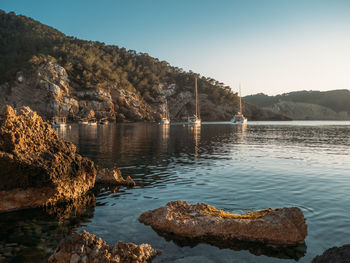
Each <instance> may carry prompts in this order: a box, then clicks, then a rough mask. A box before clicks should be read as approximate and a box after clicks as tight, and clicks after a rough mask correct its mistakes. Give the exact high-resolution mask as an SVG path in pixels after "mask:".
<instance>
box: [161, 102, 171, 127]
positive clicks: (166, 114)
mask: <svg viewBox="0 0 350 263" xmlns="http://www.w3.org/2000/svg"><path fill="white" fill-rule="evenodd" d="M160 123H161V124H164V125H168V124H170V117H169V109H168V101H167V100H166V101H165V110H164V115H163V117H162V119H161V120H160Z"/></svg>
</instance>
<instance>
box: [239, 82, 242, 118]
mask: <svg viewBox="0 0 350 263" xmlns="http://www.w3.org/2000/svg"><path fill="white" fill-rule="evenodd" d="M239 112H240V113H242V94H241V83H239Z"/></svg>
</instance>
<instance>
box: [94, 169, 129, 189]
mask: <svg viewBox="0 0 350 263" xmlns="http://www.w3.org/2000/svg"><path fill="white" fill-rule="evenodd" d="M96 183H99V184H108V185H124V186H135V185H136V183H135V181H134V180H133V179H132V178H131V177H130V176H128V177H127V178H126V179H124V178H123V177H122V173H121V171H120V170H119V169H118V168H117V167H113V168H110V169H109V168H98V169H97V176H96Z"/></svg>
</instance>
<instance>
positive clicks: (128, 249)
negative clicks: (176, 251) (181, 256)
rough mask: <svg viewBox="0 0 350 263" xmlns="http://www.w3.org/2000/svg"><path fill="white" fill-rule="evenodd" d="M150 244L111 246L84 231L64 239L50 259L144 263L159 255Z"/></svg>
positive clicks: (62, 262)
mask: <svg viewBox="0 0 350 263" xmlns="http://www.w3.org/2000/svg"><path fill="white" fill-rule="evenodd" d="M157 253H158V252H157V251H156V250H154V249H153V248H152V247H151V246H150V245H148V244H141V245H135V244H133V243H124V242H118V243H117V244H115V245H114V246H109V245H108V244H107V243H106V242H104V241H103V240H102V239H101V238H98V237H96V236H95V235H93V234H90V233H88V232H86V231H85V230H84V231H82V232H81V233H80V234H73V235H71V236H68V237H66V238H65V239H63V240H62V241H61V242H60V244H59V245H58V247H57V249H56V251H55V253H54V254H53V255H52V256H51V257H50V258H49V262H51V263H66V262H77V263H78V262H86V263H89V262H91V263H92V262H103V263H112V262H113V263H142V262H148V261H149V260H151V259H152V258H153V257H154V256H156V255H157Z"/></svg>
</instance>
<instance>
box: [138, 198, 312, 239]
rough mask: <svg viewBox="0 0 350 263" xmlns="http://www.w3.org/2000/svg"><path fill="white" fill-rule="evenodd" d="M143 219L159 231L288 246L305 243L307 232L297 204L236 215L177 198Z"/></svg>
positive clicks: (148, 212) (202, 237) (178, 234)
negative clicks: (295, 205)
mask: <svg viewBox="0 0 350 263" xmlns="http://www.w3.org/2000/svg"><path fill="white" fill-rule="evenodd" d="M139 221H140V222H142V223H144V224H146V225H150V226H152V227H153V228H154V229H156V230H158V231H162V232H167V233H173V234H174V235H177V236H181V237H189V238H197V239H203V240H206V239H208V238H215V239H217V240H230V239H236V240H241V241H250V242H262V243H266V244H273V245H284V246H286V245H287V246H288V245H296V244H303V243H304V239H305V237H306V235H307V226H306V223H305V219H304V216H303V213H302V212H301V210H300V209H299V208H296V207H291V208H282V209H271V208H269V209H264V210H259V211H256V212H249V213H247V214H245V215H235V214H230V213H227V212H225V211H223V210H218V209H216V208H215V207H212V206H209V205H207V204H203V203H198V204H196V205H191V204H188V203H187V202H184V201H174V202H169V203H168V204H167V205H166V206H163V207H160V208H158V209H155V210H151V211H147V212H145V213H143V214H142V215H141V216H140V217H139Z"/></svg>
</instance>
